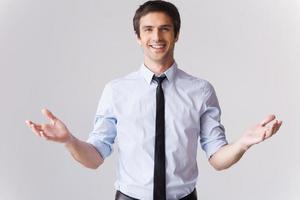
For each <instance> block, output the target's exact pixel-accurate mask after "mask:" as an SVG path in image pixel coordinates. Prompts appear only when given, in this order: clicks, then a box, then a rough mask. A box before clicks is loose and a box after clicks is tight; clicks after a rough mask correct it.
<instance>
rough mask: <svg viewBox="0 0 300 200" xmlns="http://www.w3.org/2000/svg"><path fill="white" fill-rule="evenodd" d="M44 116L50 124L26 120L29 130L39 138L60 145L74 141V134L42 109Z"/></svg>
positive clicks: (47, 111)
mask: <svg viewBox="0 0 300 200" xmlns="http://www.w3.org/2000/svg"><path fill="white" fill-rule="evenodd" d="M42 113H43V115H45V116H46V117H47V118H48V119H49V121H50V123H49V124H38V123H34V122H32V121H30V120H26V124H27V125H28V127H29V128H31V130H32V131H33V132H34V133H35V134H36V135H37V136H39V137H42V138H44V139H46V140H51V141H55V142H60V143H68V142H71V140H72V138H73V137H72V134H71V133H70V131H69V130H68V129H67V127H66V125H65V124H64V123H63V122H62V121H61V120H59V119H58V118H57V117H55V116H54V115H53V114H52V113H51V112H50V111H49V110H47V109H46V108H44V109H42Z"/></svg>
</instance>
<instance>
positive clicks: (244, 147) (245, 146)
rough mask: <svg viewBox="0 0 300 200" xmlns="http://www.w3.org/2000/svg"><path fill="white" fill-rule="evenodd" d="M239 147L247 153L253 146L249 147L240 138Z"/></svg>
mask: <svg viewBox="0 0 300 200" xmlns="http://www.w3.org/2000/svg"><path fill="white" fill-rule="evenodd" d="M237 145H238V146H239V148H240V149H242V150H243V151H247V150H248V149H249V148H250V147H251V146H250V145H248V144H247V143H246V142H245V141H244V139H243V138H240V139H239V140H238V141H237Z"/></svg>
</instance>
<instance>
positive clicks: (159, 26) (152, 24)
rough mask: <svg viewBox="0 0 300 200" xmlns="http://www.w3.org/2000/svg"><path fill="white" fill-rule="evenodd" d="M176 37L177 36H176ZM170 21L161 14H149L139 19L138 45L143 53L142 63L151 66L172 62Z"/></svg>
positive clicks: (172, 27) (173, 44)
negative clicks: (150, 64)
mask: <svg viewBox="0 0 300 200" xmlns="http://www.w3.org/2000/svg"><path fill="white" fill-rule="evenodd" d="M177 35H178V34H177ZM177 38H178V37H176V38H175V35H174V26H173V22H172V19H171V18H170V17H169V16H168V15H166V14H165V13H163V12H151V13H148V14H147V15H145V16H143V17H141V19H140V38H137V40H138V43H139V44H140V45H141V47H142V48H143V51H144V59H145V60H144V61H145V64H146V63H153V64H168V63H170V62H173V52H174V46H175V42H176V41H177Z"/></svg>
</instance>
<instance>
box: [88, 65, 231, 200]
mask: <svg viewBox="0 0 300 200" xmlns="http://www.w3.org/2000/svg"><path fill="white" fill-rule="evenodd" d="M164 74H165V76H166V77H167V78H166V79H165V80H164V81H163V83H162V87H163V91H164V95H165V148H166V184H167V185H166V187H167V199H169V200H173V199H180V198H182V197H184V196H186V195H188V194H189V193H191V192H192V191H193V190H194V188H195V185H196V181H197V176H198V167H197V160H196V156H197V149H198V143H199V142H200V144H201V147H202V149H203V150H204V151H205V152H206V155H207V157H208V158H209V157H210V156H211V155H213V154H214V153H215V152H216V151H217V150H218V149H219V148H220V147H222V146H223V145H225V144H227V141H226V138H225V134H224V127H223V126H222V125H221V123H220V114H221V111H220V107H219V103H218V100H217V97H216V94H215V91H214V89H213V87H212V85H211V84H210V83H209V82H207V81H205V80H203V79H200V78H196V77H193V76H191V75H189V74H187V73H186V72H184V71H182V70H181V69H179V68H178V67H177V64H176V63H175V62H174V64H173V65H172V66H171V67H170V68H169V69H168V70H167V71H165V72H164ZM153 75H154V73H153V72H152V71H150V70H149V69H148V68H147V67H146V66H145V65H142V66H141V68H140V69H139V70H138V71H136V72H133V73H130V74H129V75H127V76H125V77H123V78H120V79H116V80H113V81H110V82H109V83H108V84H106V86H105V87H104V90H103V93H102V96H101V98H100V101H99V105H98V109H97V113H96V117H95V123H94V129H93V131H92V132H91V133H90V135H89V138H88V140H87V141H88V142H89V143H91V144H92V145H94V146H95V148H96V149H97V150H98V151H99V153H100V154H101V155H102V157H103V158H104V159H105V158H106V157H107V156H109V155H110V154H111V153H112V150H113V143H114V142H115V141H116V143H117V144H118V145H117V146H118V152H119V158H118V170H117V181H116V182H115V188H116V190H120V191H121V192H123V193H125V194H126V195H129V196H131V197H134V198H137V199H149V200H150V199H153V173H154V141H155V140H154V139H155V112H156V109H155V108H156V87H157V83H156V82H155V81H153V80H152V77H153Z"/></svg>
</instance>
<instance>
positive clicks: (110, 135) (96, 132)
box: [87, 84, 117, 159]
mask: <svg viewBox="0 0 300 200" xmlns="http://www.w3.org/2000/svg"><path fill="white" fill-rule="evenodd" d="M112 100H113V98H112V89H111V87H110V85H109V84H107V85H106V86H105V87H104V90H103V92H102V95H101V98H100V100H99V104H98V108H97V112H96V115H95V119H94V127H93V130H92V132H91V133H90V134H89V138H88V140H87V142H88V143H90V144H92V145H93V146H94V147H95V148H96V149H97V151H98V152H99V153H100V154H101V156H102V158H103V159H105V158H106V157H107V156H109V155H110V154H111V153H112V151H113V144H114V141H115V137H116V135H117V131H116V130H117V129H116V124H117V119H116V117H115V116H114V113H113V106H112V105H113V102H112Z"/></svg>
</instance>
